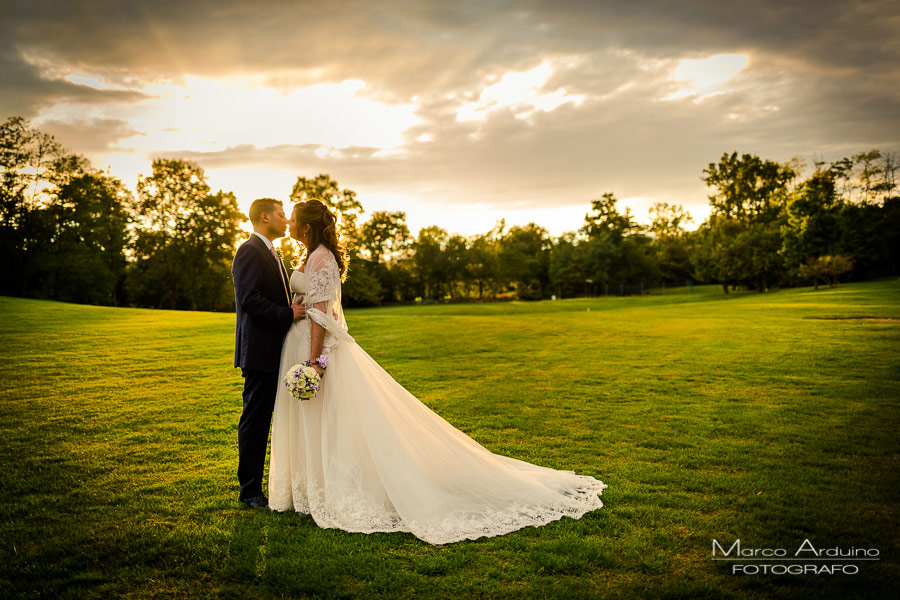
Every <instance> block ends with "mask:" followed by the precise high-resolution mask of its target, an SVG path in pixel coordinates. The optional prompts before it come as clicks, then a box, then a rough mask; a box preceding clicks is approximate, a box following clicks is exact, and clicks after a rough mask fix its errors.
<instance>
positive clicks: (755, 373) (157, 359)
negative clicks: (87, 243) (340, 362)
mask: <svg viewBox="0 0 900 600" xmlns="http://www.w3.org/2000/svg"><path fill="white" fill-rule="evenodd" d="M0 310H2V315H3V318H2V320H0V358H2V360H0V457H2V469H0V542H2V544H0V563H2V565H3V568H2V571H0V596H2V597H25V598H37V597H67V598H112V597H128V598H145V597H153V598H177V597H224V598H276V597H313V598H324V597H347V598H352V597H360V598H363V597H373V596H374V597H379V596H380V597H409V598H413V597H416V598H421V597H484V598H506V597H510V598H511V597H534V598H551V597H566V598H578V597H610V598H760V599H762V598H817V599H821V598H842V599H844V598H857V597H859V598H882V597H887V596H890V595H892V591H893V590H895V589H896V588H897V585H898V582H900V560H898V556H900V554H898V553H900V518H898V515H900V487H898V485H900V478H898V471H900V441H898V433H900V282H897V281H879V282H871V283H864V284H853V285H843V286H841V287H838V288H835V289H822V290H819V291H818V292H813V291H812V290H811V289H803V290H786V291H778V292H771V293H767V294H756V293H741V294H732V295H730V296H724V295H723V294H722V293H721V291H720V289H719V288H713V287H710V288H694V290H693V293H690V294H688V293H686V292H684V291H682V292H681V293H679V292H678V291H677V290H676V291H670V293H667V294H666V295H662V296H649V297H643V298H596V299H578V300H563V301H557V302H540V303H504V304H484V305H452V306H441V305H436V306H414V307H397V308H383V309H367V310H351V311H348V313H347V320H348V321H349V323H350V329H351V333H352V334H353V335H354V336H355V337H356V339H357V341H358V342H359V343H360V344H361V345H362V346H363V347H364V348H365V349H366V350H367V351H368V352H369V353H370V354H371V355H372V356H373V357H374V358H375V359H376V360H378V361H379V362H380V363H381V364H382V365H383V366H384V367H385V368H386V369H387V370H388V371H389V372H390V373H392V374H393V375H394V377H395V378H396V379H397V380H398V381H400V382H401V383H402V384H403V385H404V386H406V387H407V388H408V389H409V390H410V391H412V392H413V393H414V394H416V395H417V396H418V397H419V398H420V399H422V401H423V402H425V403H427V404H428V405H429V406H431V407H432V408H433V409H435V410H436V411H437V412H438V413H440V414H441V415H442V416H443V417H445V418H446V419H447V420H449V421H450V422H451V423H453V424H454V425H455V426H457V427H458V428H460V429H462V430H463V431H465V432H466V433H468V434H469V435H470V436H472V437H474V438H475V439H476V440H478V441H479V442H480V443H481V444H483V445H484V446H486V447H487V448H488V449H490V450H492V451H494V452H497V453H501V454H505V455H509V456H514V457H516V458H520V459H523V460H527V461H531V462H535V463H537V464H541V465H546V466H549V467H554V468H561V469H569V470H575V471H577V472H579V473H584V474H588V475H593V476H596V477H598V478H600V479H602V480H603V481H604V482H605V483H607V484H608V485H609V488H608V489H607V490H606V491H605V492H604V495H603V500H604V503H605V506H604V508H603V509H601V510H599V511H595V512H593V513H590V514H588V515H586V516H585V517H583V518H582V519H580V520H578V521H575V520H572V519H563V520H562V521H558V522H555V523H552V524H549V525H547V526H545V527H542V528H539V529H535V528H528V529H525V530H522V531H519V532H515V533H512V534H509V535H506V536H503V537H499V538H492V539H482V540H478V541H475V542H461V543H457V544H451V545H447V546H429V545H428V544H426V543H424V542H421V541H419V540H417V539H416V538H415V537H413V536H411V535H408V534H374V535H368V536H367V535H361V534H348V533H344V532H341V531H334V530H322V529H319V528H318V527H316V525H315V523H314V522H313V521H312V520H311V519H310V518H309V517H306V516H303V515H297V514H277V513H270V512H263V511H250V510H245V509H243V508H242V507H241V505H239V503H238V502H237V481H236V477H235V471H236V469H237V421H238V416H239V414H240V409H241V400H240V392H241V385H242V380H241V378H240V374H239V372H238V371H237V370H235V369H232V368H231V361H232V348H233V332H234V329H233V328H234V316H233V315H230V314H215V313H188V312H168V311H152V310H138V309H116V308H102V307H89V306H76V305H67V304H59V303H53V302H43V301H35V300H19V299H10V298H0ZM859 317H877V318H882V319H883V320H864V319H860V318H859ZM891 319H893V320H891ZM738 538H740V540H741V544H742V546H743V547H744V548H786V549H787V550H788V553H789V555H791V554H793V552H794V550H796V548H797V547H798V546H799V545H800V544H801V542H802V541H803V540H804V539H809V540H810V541H811V542H812V543H813V544H814V545H815V547H816V548H831V547H835V546H839V547H841V548H845V549H846V548H875V549H878V550H879V551H880V558H881V560H879V561H868V562H857V563H852V564H855V565H858V566H859V573H858V574H856V575H846V574H836V575H762V574H760V575H744V576H741V575H733V574H732V573H731V565H730V564H729V563H727V562H722V561H720V562H715V561H713V560H712V555H711V545H712V540H713V539H718V540H719V541H720V542H722V543H723V544H725V543H727V545H729V546H730V544H731V543H732V542H733V541H734V540H735V539H738ZM807 556H808V555H807ZM833 562H835V563H840V564H848V561H847V560H846V559H844V560H841V559H836V560H834V561H833ZM819 564H822V563H819ZM824 564H830V563H829V561H824Z"/></svg>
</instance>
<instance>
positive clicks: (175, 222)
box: [129, 159, 244, 310]
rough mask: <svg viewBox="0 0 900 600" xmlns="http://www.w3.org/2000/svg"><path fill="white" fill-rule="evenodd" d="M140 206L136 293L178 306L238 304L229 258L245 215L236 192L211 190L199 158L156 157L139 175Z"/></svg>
mask: <svg viewBox="0 0 900 600" xmlns="http://www.w3.org/2000/svg"><path fill="white" fill-rule="evenodd" d="M136 209H137V213H138V215H139V221H138V224H137V227H136V234H137V235H136V241H135V252H134V254H135V258H136V261H135V263H134V264H133V265H132V269H131V271H130V277H129V279H130V287H131V293H132V294H133V296H134V298H135V299H136V300H137V301H138V302H139V303H141V304H145V305H149V306H155V307H161V308H173V309H174V308H181V309H192V310H197V309H204V310H209V309H213V310H216V309H227V308H229V307H230V306H233V297H232V289H231V280H230V273H231V269H230V260H231V257H232V254H233V252H234V247H235V245H236V243H237V239H238V236H239V235H240V223H241V222H242V221H243V220H244V216H243V215H242V214H241V212H240V210H239V209H238V205H237V200H236V199H235V197H234V194H232V193H231V192H223V191H219V192H218V193H216V194H211V193H210V187H209V184H207V182H206V174H205V173H204V171H203V169H202V168H200V166H199V165H197V164H195V163H192V162H189V161H185V160H179V159H157V160H154V161H153V172H152V174H151V175H149V176H146V177H144V176H140V177H139V178H138V186H137V202H136Z"/></svg>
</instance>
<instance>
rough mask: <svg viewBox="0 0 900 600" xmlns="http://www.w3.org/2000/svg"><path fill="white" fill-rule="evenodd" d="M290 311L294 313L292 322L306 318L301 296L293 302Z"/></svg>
mask: <svg viewBox="0 0 900 600" xmlns="http://www.w3.org/2000/svg"><path fill="white" fill-rule="evenodd" d="M291 310H293V311H294V320H295V321H299V320H300V319H302V318H303V317H305V316H306V306H304V305H303V296H301V297H299V298H297V299H296V300H294V303H293V304H291Z"/></svg>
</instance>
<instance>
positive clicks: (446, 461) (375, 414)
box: [269, 246, 606, 544]
mask: <svg viewBox="0 0 900 600" xmlns="http://www.w3.org/2000/svg"><path fill="white" fill-rule="evenodd" d="M305 271H306V273H305V274H304V273H301V272H299V271H295V272H294V273H293V274H292V275H291V288H292V290H293V291H294V292H296V293H298V294H305V296H306V298H305V302H306V307H307V312H306V315H307V318H306V319H303V320H300V321H297V322H296V323H294V324H293V326H292V327H291V329H290V331H289V332H288V334H287V336H286V337H285V340H284V347H283V348H282V351H281V367H280V371H279V373H280V376H282V377H283V376H284V373H285V372H286V371H287V370H288V368H289V367H291V366H292V365H295V364H297V363H300V362H303V361H304V360H307V359H308V358H309V352H310V330H311V325H310V322H311V321H315V322H316V323H319V324H320V325H322V326H323V327H324V328H325V330H326V334H325V349H324V353H325V354H327V355H328V357H329V363H328V369H327V371H326V374H325V377H323V379H322V384H321V388H320V390H319V393H318V395H317V396H316V397H314V398H313V399H311V400H305V401H299V400H296V399H294V398H293V397H292V396H291V395H290V394H289V393H288V391H287V389H286V388H285V387H284V385H280V386H279V388H278V396H277V398H276V401H275V414H274V420H273V425H272V451H271V460H270V466H269V506H270V507H271V508H272V509H274V510H277V511H288V510H292V509H293V510H295V511H298V512H302V513H306V514H309V515H312V517H313V519H314V520H315V522H316V523H317V524H318V525H319V526H320V527H326V528H332V527H333V528H338V529H343V530H346V531H353V532H361V533H373V532H376V531H382V532H390V531H406V532H410V533H412V534H414V535H415V536H416V537H418V538H420V539H422V540H425V541H426V542H429V543H431V544H445V543H448V542H457V541H460V540H465V539H476V538H479V537H484V536H488V537H490V536H496V535H502V534H505V533H509V532H510V531H515V530H517V529H521V528H522V527H527V526H538V525H544V524H546V523H549V522H550V521H555V520H557V519H560V518H561V517H566V516H568V517H574V518H579V517H581V516H582V515H583V514H585V513H587V512H589V511H592V510H595V509H598V508H600V507H601V506H603V503H602V502H601V501H600V497H599V496H600V494H601V492H602V491H603V489H604V488H605V487H606V485H605V484H604V483H603V482H601V481H599V480H597V479H594V478H593V477H588V476H584V475H576V474H575V473H573V472H571V471H556V470H554V469H549V468H546V467H539V466H537V465H533V464H530V463H527V462H523V461H520V460H516V459H514V458H508V457H506V456H499V455H497V454H493V453H491V452H490V451H488V450H487V449H485V448H484V447H482V446H481V445H480V444H478V442H476V441H475V440H473V439H471V438H470V437H468V436H467V435H465V434H464V433H462V432H461V431H459V430H458V429H456V428H454V427H453V426H452V425H451V424H450V423H448V422H447V421H445V420H444V419H443V418H441V417H440V416H438V415H437V414H436V413H435V412H433V411H432V410H431V409H429V408H428V407H427V406H425V405H424V404H422V403H421V402H420V401H419V400H417V399H416V398H415V396H413V395H412V394H411V393H409V392H408V391H406V389H404V388H403V387H402V386H401V385H400V384H399V383H397V382H396V381H394V379H393V378H391V376H390V375H388V373H387V372H386V371H385V370H384V369H382V368H381V367H380V366H378V363H376V362H375V361H374V360H373V359H372V358H371V357H370V356H369V355H368V354H366V352H365V351H364V350H363V349H362V348H360V347H359V346H358V345H357V344H356V342H355V341H354V340H353V338H352V337H350V335H348V333H347V323H346V321H345V320H344V314H343V311H342V310H341V280H340V274H339V272H338V267H337V262H336V261H335V259H334V256H333V255H332V254H331V252H330V251H329V250H328V249H327V248H325V247H324V246H320V247H319V248H317V249H316V250H315V251H314V252H312V254H311V255H310V257H309V260H308V261H307V264H306V269H305Z"/></svg>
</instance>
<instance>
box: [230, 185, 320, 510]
mask: <svg viewBox="0 0 900 600" xmlns="http://www.w3.org/2000/svg"><path fill="white" fill-rule="evenodd" d="M250 223H252V225H253V235H251V236H250V239H248V240H247V241H246V242H244V243H243V244H241V247H240V248H238V251H237V253H235V255H234V263H233V264H232V267H231V274H232V275H233V276H234V304H235V309H236V311H237V330H236V332H235V340H234V366H235V367H240V368H241V374H242V375H243V377H244V410H243V412H242V413H241V420H240V421H239V422H238V481H239V482H240V485H241V491H240V496H239V498H240V500H241V501H242V502H243V503H244V504H246V505H247V506H250V507H252V508H267V507H268V506H269V501H268V499H267V498H266V497H265V496H264V495H263V491H262V478H263V468H264V466H265V462H266V446H267V445H268V442H269V426H270V425H271V422H272V410H273V409H274V407H275V394H276V392H277V391H278V382H279V373H278V368H279V362H280V360H281V344H282V342H283V341H284V336H285V334H286V333H287V330H288V329H290V327H291V324H292V323H293V322H294V321H296V320H298V319H302V318H303V317H304V316H305V313H306V309H305V308H304V306H303V304H302V302H301V300H299V299H298V300H297V302H295V303H293V304H291V295H290V278H289V277H288V274H287V272H286V271H285V270H284V264H283V263H282V262H281V258H279V257H278V255H277V254H276V252H275V245H274V244H273V241H274V240H276V239H278V238H280V237H284V233H285V228H286V227H287V223H288V220H287V217H285V215H284V208H283V207H282V205H281V201H279V200H274V199H272V198H260V199H259V200H254V201H253V204H251V205H250Z"/></svg>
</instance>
